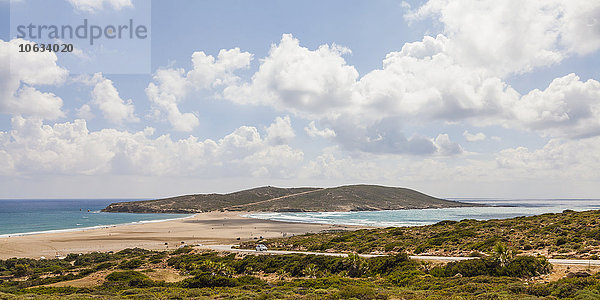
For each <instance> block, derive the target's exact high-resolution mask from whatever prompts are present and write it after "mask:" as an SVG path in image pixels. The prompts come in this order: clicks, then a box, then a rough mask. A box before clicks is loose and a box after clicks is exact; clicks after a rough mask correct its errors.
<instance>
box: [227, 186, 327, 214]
mask: <svg viewBox="0 0 600 300" xmlns="http://www.w3.org/2000/svg"><path fill="white" fill-rule="evenodd" d="M320 190H323V189H316V190H312V191H306V192H301V193H296V194H290V195H285V196H281V197H275V198H271V199H267V200H261V201H258V202H252V203H246V204H241V205H234V206H230V207H226V208H225V209H226V210H227V209H232V210H233V209H239V208H242V207H248V206H252V205H255V204H260V203H267V202H271V201H277V200H281V199H285V198H289V197H293V196H299V195H305V194H310V193H314V192H316V191H320Z"/></svg>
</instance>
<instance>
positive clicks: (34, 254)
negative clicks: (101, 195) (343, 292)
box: [0, 212, 371, 259]
mask: <svg viewBox="0 0 600 300" xmlns="http://www.w3.org/2000/svg"><path fill="white" fill-rule="evenodd" d="M252 213H255V212H208V213H199V214H195V215H193V216H186V217H183V218H177V219H174V220H173V219H170V220H152V221H140V222H135V223H128V224H120V225H101V226H95V227H91V228H89V227H88V228H74V229H65V230H58V231H53V232H39V233H25V234H22V235H15V234H10V235H7V236H3V237H0V259H8V258H12V257H19V258H20V257H28V258H40V257H41V256H44V257H47V258H54V257H55V256H60V257H63V256H65V255H67V254H69V253H89V252H94V251H99V252H106V251H119V250H122V249H125V248H133V247H140V248H145V249H150V250H171V249H175V248H177V247H179V246H180V245H182V244H188V245H197V244H234V243H236V242H239V241H248V240H254V239H258V238H259V237H261V236H262V237H263V238H265V239H269V238H276V237H283V236H290V235H298V234H304V233H311V232H312V233H316V232H320V231H324V230H356V229H361V228H371V227H369V226H352V225H333V224H331V225H330V224H315V223H298V222H281V221H271V220H262V219H255V218H248V217H243V216H242V215H245V214H252ZM238 238H239V240H238Z"/></svg>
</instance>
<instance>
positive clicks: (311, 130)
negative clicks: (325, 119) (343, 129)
mask: <svg viewBox="0 0 600 300" xmlns="http://www.w3.org/2000/svg"><path fill="white" fill-rule="evenodd" d="M304 131H306V134H308V136H310V137H317V136H318V137H322V138H332V137H335V131H333V129H331V128H325V129H323V130H319V129H317V125H316V124H315V121H311V122H310V123H308V127H304Z"/></svg>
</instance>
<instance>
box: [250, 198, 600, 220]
mask: <svg viewBox="0 0 600 300" xmlns="http://www.w3.org/2000/svg"><path fill="white" fill-rule="evenodd" d="M448 200H454V201H459V202H467V203H477V204H485V205H487V206H484V207H459V208H439V209H406V210H385V211H356V212H305V213H288V212H286V213H255V214H248V215H246V216H247V217H251V218H257V219H264V220H274V221H285V222H301V223H321V224H340V225H362V226H377V227H388V226H420V225H430V224H435V223H437V222H440V221H444V220H451V221H460V220H464V219H475V220H490V219H507V218H513V217H519V216H532V215H539V214H544V213H559V212H563V211H564V210H574V211H584V210H592V209H600V199H475V198H453V199H448Z"/></svg>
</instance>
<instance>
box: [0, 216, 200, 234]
mask: <svg viewBox="0 0 600 300" xmlns="http://www.w3.org/2000/svg"><path fill="white" fill-rule="evenodd" d="M196 215H197V214H193V215H191V216H185V217H180V218H170V219H157V220H143V221H134V222H128V223H118V224H107V225H96V226H89V227H78V228H64V229H50V230H42V231H32V232H18V233H3V234H0V238H9V237H18V236H28V235H36V234H47V233H61V232H74V231H86V230H92V229H102V228H111V227H117V226H128V225H136V224H146V223H159V222H168V221H175V220H183V219H188V218H193V217H194V216H196Z"/></svg>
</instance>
